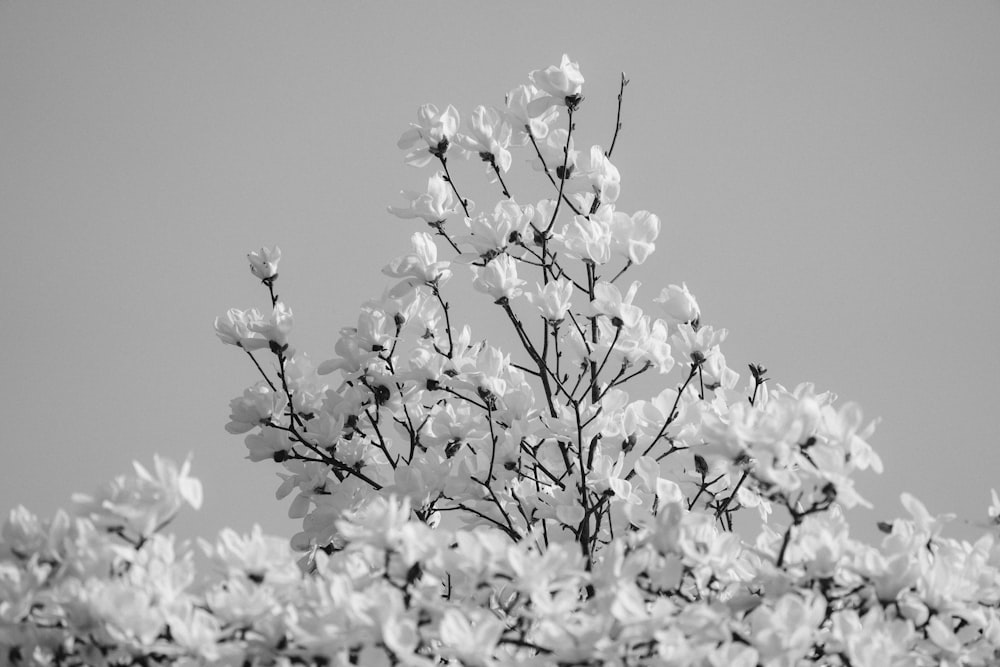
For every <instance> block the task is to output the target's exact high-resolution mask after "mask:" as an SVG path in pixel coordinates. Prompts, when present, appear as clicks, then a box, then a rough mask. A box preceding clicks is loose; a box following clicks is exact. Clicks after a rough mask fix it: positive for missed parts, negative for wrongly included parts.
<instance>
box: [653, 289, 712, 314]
mask: <svg viewBox="0 0 1000 667" xmlns="http://www.w3.org/2000/svg"><path fill="white" fill-rule="evenodd" d="M653 301H655V302H656V303H659V304H662V305H663V310H664V312H665V313H666V314H667V316H668V317H670V319H672V320H673V321H674V322H693V321H695V320H697V319H699V318H700V317H701V309H700V308H698V302H697V301H695V298H694V295H693V294H691V292H689V291H688V286H687V283H681V286H680V287H678V286H677V285H668V286H666V287H664V288H663V290H661V291H660V296H658V297H657V298H655V299H653Z"/></svg>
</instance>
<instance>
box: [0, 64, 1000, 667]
mask: <svg viewBox="0 0 1000 667" xmlns="http://www.w3.org/2000/svg"><path fill="white" fill-rule="evenodd" d="M583 83H584V79H583V76H582V75H581V73H580V71H579V68H578V67H577V65H576V63H573V62H572V61H570V59H569V58H568V57H566V56H563V59H562V62H561V63H560V65H558V66H553V67H549V68H547V69H544V70H538V71H535V72H532V73H531V75H530V83H528V84H525V85H522V86H519V87H518V88H516V89H514V90H513V91H511V92H510V93H509V94H508V95H507V98H506V106H505V108H503V109H499V110H498V109H491V108H486V107H478V108H476V109H475V110H474V111H473V113H472V114H471V115H469V116H468V117H466V118H465V123H464V125H463V122H462V119H461V118H460V115H459V113H458V111H457V110H456V109H455V108H454V107H451V106H448V107H446V108H445V109H444V110H443V111H442V110H440V109H438V108H437V107H435V106H433V105H425V106H423V107H421V109H420V110H419V112H418V114H417V122H416V123H414V124H413V125H412V127H411V128H410V129H409V130H408V131H407V132H406V133H405V134H403V136H402V138H401V139H400V141H399V146H400V148H402V149H403V150H405V151H407V153H406V161H407V162H408V163H410V164H412V165H415V166H417V167H424V166H427V165H434V166H435V167H436V168H437V171H436V172H435V173H434V174H433V175H431V176H430V178H429V179H428V183H427V189H426V191H425V192H421V193H406V199H407V202H406V204H405V205H404V206H402V207H394V208H391V209H390V211H391V212H392V213H394V214H395V215H397V216H399V217H402V218H413V219H419V220H423V221H425V222H426V223H427V225H428V227H429V231H428V230H424V231H418V232H417V233H415V234H413V236H412V246H413V250H412V252H411V253H409V254H407V255H405V256H403V257H400V258H397V259H395V260H393V261H392V262H390V263H389V264H388V265H387V266H386V268H385V269H384V273H385V274H386V275H387V276H389V277H390V278H391V279H392V281H393V282H392V284H391V285H390V286H389V288H388V289H387V290H386V292H385V293H384V294H383V296H382V297H381V298H379V299H376V300H373V301H369V302H367V303H366V304H365V305H364V306H363V308H362V310H361V314H360V315H359V318H358V321H357V325H356V326H354V327H350V328H345V329H343V330H341V332H340V338H339V340H338V341H337V343H336V345H335V348H334V349H335V356H334V357H333V358H332V359H329V360H327V361H324V362H322V363H320V364H319V365H316V366H314V365H313V364H312V363H310V361H309V359H308V357H306V356H305V355H304V354H301V353H299V352H298V351H297V350H295V349H294V348H293V347H292V344H291V342H290V338H289V336H290V334H291V330H292V311H291V309H290V308H289V307H288V305H287V304H286V302H285V301H283V300H281V299H280V298H279V295H278V293H277V291H276V285H277V284H278V263H279V260H280V258H281V253H280V251H279V250H278V248H276V247H275V248H273V249H269V248H262V249H261V250H260V251H257V252H253V253H251V254H250V256H249V259H250V268H251V271H252V273H253V275H254V276H256V278H257V279H259V280H260V281H261V282H262V284H263V285H264V287H265V288H266V289H267V291H268V297H269V302H270V312H269V313H267V314H266V315H265V314H264V313H262V312H261V311H259V310H257V309H249V310H236V309H233V310H230V311H229V312H228V313H227V314H226V315H225V316H224V317H221V318H219V319H218V320H217V321H216V331H217V333H218V336H219V337H220V339H221V340H222V341H223V342H224V343H226V344H229V345H232V346H234V347H237V348H240V349H241V350H242V351H243V352H244V353H245V354H247V355H248V357H249V358H250V360H251V361H252V362H253V364H254V366H255V367H256V369H257V372H259V374H260V378H261V379H260V381H259V382H257V383H256V384H255V385H253V386H252V387H250V388H248V389H247V390H246V391H245V392H244V393H243V395H242V396H240V397H238V398H236V399H234V400H233V401H232V402H231V404H230V408H231V416H230V421H229V423H228V424H227V425H226V429H227V430H228V431H229V432H231V433H235V434H246V436H245V440H244V442H245V444H246V447H247V449H248V458H249V459H250V460H252V461H258V462H270V463H272V464H277V465H280V472H279V476H280V478H281V480H282V481H281V484H280V487H279V489H278V496H279V497H286V496H289V495H291V496H293V500H292V502H291V507H290V510H289V514H290V516H291V517H293V518H297V519H301V520H302V530H301V531H300V532H298V533H297V534H296V535H295V536H294V537H293V538H292V540H291V546H292V547H293V548H294V550H295V551H297V552H298V553H299V554H300V556H299V557H298V561H297V563H296V559H295V557H294V556H293V555H292V550H290V549H288V548H287V544H286V543H285V542H284V541H282V540H279V539H276V538H269V537H265V536H263V535H262V534H261V533H260V531H259V530H255V531H254V532H252V533H251V534H250V535H244V536H241V535H237V534H235V533H234V532H232V531H229V530H226V531H223V532H222V534H221V535H220V537H219V538H218V540H217V542H216V543H215V544H210V543H208V542H200V543H199V545H198V549H199V550H200V551H201V552H202V553H203V554H204V555H205V557H206V559H207V563H208V567H206V568H202V569H201V570H200V571H199V570H198V569H197V568H196V567H195V560H194V549H193V547H192V546H191V545H187V544H178V543H177V542H176V540H174V539H173V538H171V537H169V536H166V535H164V533H163V530H162V529H163V528H164V526H165V525H166V524H167V523H169V522H170V520H172V519H173V517H174V516H175V515H176V513H177V512H178V510H179V509H180V508H181V506H182V505H184V504H188V505H191V506H193V507H197V506H198V505H199V504H200V502H201V487H200V485H199V484H198V483H197V481H196V480H194V479H193V478H191V477H190V476H189V470H188V464H187V463H185V464H184V465H183V466H182V467H180V468H178V467H177V466H175V465H174V464H172V463H169V462H167V461H163V460H159V459H157V461H156V465H155V469H154V472H150V471H148V470H147V469H146V468H144V467H142V466H139V465H137V466H136V470H135V474H134V475H133V476H130V477H121V478H118V479H117V480H115V481H114V482H112V483H111V484H110V485H108V486H107V487H105V488H103V489H102V490H101V491H99V492H98V493H97V494H95V495H93V496H77V497H75V499H74V501H75V509H74V511H73V512H71V513H69V512H60V513H59V514H57V515H56V517H54V518H53V519H51V520H50V521H40V520H39V519H37V518H36V517H35V516H34V515H32V514H30V513H29V512H28V511H27V510H25V509H23V508H18V509H16V510H14V511H13V512H12V513H11V514H10V517H9V518H8V520H7V522H6V524H5V525H4V528H3V533H2V542H0V650H2V653H0V662H3V661H4V660H6V661H7V662H8V663H11V664H52V665H83V664H86V665H98V664H114V665H154V664H183V665H196V664H228V665H275V664H278V665H334V664H336V665H347V664H362V665H369V664H391V665H396V664H405V665H435V664H454V665H459V664H461V665H502V664H526V665H564V666H569V665H605V664H611V665H715V666H718V665H745V666H753V665H793V664H813V663H815V664H824V665H854V666H861V665H871V666H875V665H912V664H917V665H932V664H935V665H936V664H956V665H957V664H995V663H996V661H997V660H1000V614H998V611H997V609H998V603H1000V569H998V568H1000V545H998V541H997V532H996V528H995V527H996V523H997V522H996V519H997V517H998V514H1000V500H998V498H997V496H996V493H994V496H993V506H992V508H991V509H990V519H991V521H990V522H989V523H986V524H985V526H984V527H985V528H986V530H984V535H983V536H982V537H981V538H980V539H979V540H978V541H976V542H975V543H968V542H960V541H957V540H954V539H950V538H946V537H944V536H942V534H941V531H942V527H943V525H944V523H945V521H946V519H947V517H934V516H932V515H931V514H930V513H928V511H927V510H926V509H925V508H924V506H923V505H922V504H921V503H920V502H919V501H918V500H916V499H915V498H913V497H912V496H909V495H904V496H903V498H902V501H903V505H904V507H905V509H906V510H907V511H908V512H909V514H910V516H909V518H906V519H898V520H896V521H894V522H893V523H891V524H883V525H882V526H881V527H882V529H883V531H884V533H885V537H884V538H883V540H882V543H881V544H880V545H878V546H870V545H867V544H863V543H861V542H859V541H857V540H854V539H852V538H851V537H850V535H849V533H848V525H847V522H846V520H845V518H844V511H843V510H844V509H847V508H851V507H853V506H855V505H859V504H860V505H866V504H867V503H866V501H865V500H864V499H863V498H862V497H861V496H860V495H859V494H858V493H857V492H856V491H855V489H854V486H853V475H854V473H855V472H856V471H859V470H868V469H871V470H874V471H876V472H881V462H880V460H879V458H878V456H877V454H876V453H875V452H874V451H873V450H872V448H871V447H870V446H869V444H868V442H867V440H868V438H869V436H870V435H871V433H872V430H873V427H872V425H871V424H867V425H866V424H865V422H864V420H863V419H862V416H861V412H860V410H859V409H858V408H857V407H856V406H854V405H853V404H849V403H848V404H844V405H840V406H838V405H837V404H836V401H835V399H834V397H833V396H832V395H831V394H829V393H822V392H818V391H816V390H815V388H814V387H813V386H812V385H808V384H803V385H799V386H797V387H795V388H792V389H788V388H785V387H783V386H781V385H778V384H771V383H770V382H769V380H768V378H767V377H766V373H767V371H766V369H764V368H763V367H762V366H760V365H757V364H750V365H749V375H748V376H747V379H746V381H744V382H741V380H740V377H739V374H738V373H736V372H735V371H734V370H732V369H731V368H729V366H728V365H727V362H726V359H725V357H724V356H723V354H722V351H721V345H722V343H723V342H724V340H725V337H726V331H725V330H724V329H716V328H713V327H712V326H710V325H708V324H705V323H703V322H702V321H701V313H700V309H699V307H698V303H697V301H696V299H695V297H694V296H693V295H692V294H691V293H690V291H689V290H688V289H687V286H686V285H680V286H677V285H668V286H666V287H663V288H662V289H661V290H660V292H659V295H658V296H657V297H655V298H653V299H652V300H651V303H650V301H646V302H644V301H642V300H641V299H640V285H639V283H638V282H632V283H631V284H629V285H627V286H626V284H625V281H624V277H625V276H626V274H627V273H629V271H630V269H632V267H634V266H637V265H641V264H643V263H644V262H645V261H646V260H647V259H648V258H649V257H650V255H651V254H652V252H653V251H654V245H655V241H656V239H657V237H658V235H659V232H660V221H659V219H658V218H657V216H656V215H655V214H653V213H650V212H647V211H638V212H635V213H626V212H623V211H619V210H617V208H616V202H617V199H618V196H619V192H620V188H621V179H620V176H619V172H618V170H617V168H616V167H615V166H614V164H613V163H612V162H611V156H612V153H613V150H614V146H615V142H616V140H617V137H618V129H620V128H621V122H620V117H621V102H622V94H621V93H623V92H624V88H625V85H626V83H627V81H626V80H625V78H624V77H623V78H622V81H621V93H620V94H619V98H618V100H619V106H618V111H619V113H618V116H619V121H618V124H617V126H616V128H615V132H614V137H613V139H612V141H611V143H610V146H609V148H608V149H607V150H604V149H603V148H602V147H600V146H593V147H591V148H590V149H589V151H583V152H581V151H578V150H577V149H576V147H575V145H574V133H575V129H576V127H575V121H574V114H575V113H576V111H577V110H578V109H579V108H580V105H581V104H582V103H583ZM512 150H522V151H524V152H526V153H527V155H528V156H529V157H530V159H531V161H532V163H533V166H534V167H535V169H536V170H537V171H538V172H539V174H540V175H541V176H540V185H541V187H542V188H543V194H542V195H541V199H540V200H534V199H533V200H532V201H533V202H534V203H532V204H525V203H520V202H519V201H518V200H517V199H516V198H515V193H513V192H511V191H510V189H509V188H508V185H507V182H506V181H505V176H506V175H507V174H508V172H509V170H510V169H511V168H512V164H513V158H512V152H511V151H512ZM456 156H466V157H469V156H472V157H477V158H479V159H480V160H481V161H482V162H483V163H484V165H485V169H486V174H487V179H488V180H489V182H490V183H492V184H494V186H495V188H496V192H497V194H498V199H499V201H498V203H496V204H495V206H493V207H492V208H486V209H485V210H482V211H478V212H477V211H476V209H475V207H474V206H473V203H472V202H471V201H470V200H469V199H468V198H466V197H464V196H463V195H462V194H461V187H460V184H458V183H456V182H455V179H454V178H453V176H452V173H451V171H450V169H449V163H450V160H452V159H453V158H454V157H456ZM521 201H522V202H523V201H524V199H523V198H522V200H521ZM453 270H454V271H463V272H465V271H468V272H469V274H470V277H471V279H472V280H471V282H472V285H473V287H474V288H475V290H476V291H478V292H481V293H482V294H483V295H485V298H488V302H487V305H488V306H489V307H492V308H496V309H498V310H499V311H500V312H502V314H503V317H504V318H505V319H506V320H507V321H508V322H509V324H510V329H511V332H512V333H511V339H512V340H513V341H514V346H513V348H512V349H509V350H503V349H500V348H498V347H494V346H492V345H489V344H487V343H486V342H485V341H482V340H481V339H480V338H479V337H477V334H476V332H475V331H474V330H473V329H472V327H471V326H469V325H462V324H460V323H458V322H454V321H453V319H452V315H453V313H452V309H451V308H450V305H449V298H450V297H449V292H448V286H447V284H448V281H449V279H450V278H451V277H452V276H453ZM529 277H530V278H531V281H530V282H529V280H528V278H529ZM653 304H655V305H653ZM639 376H645V377H650V376H656V377H657V380H658V382H659V384H660V386H661V390H660V391H659V392H658V393H655V394H653V395H648V396H640V395H639V393H638V391H637V390H636V387H637V384H638V383H637V382H636V380H637V378H639ZM737 515H749V516H747V520H746V521H743V522H742V523H741V526H740V528H741V533H739V534H738V533H736V532H734V517H736V516H737ZM751 533H753V534H751Z"/></svg>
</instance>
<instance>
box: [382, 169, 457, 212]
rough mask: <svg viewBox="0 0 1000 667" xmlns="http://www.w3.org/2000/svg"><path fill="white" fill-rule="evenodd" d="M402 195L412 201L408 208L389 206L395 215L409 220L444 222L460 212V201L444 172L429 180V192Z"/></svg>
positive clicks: (408, 191) (406, 191)
mask: <svg viewBox="0 0 1000 667" xmlns="http://www.w3.org/2000/svg"><path fill="white" fill-rule="evenodd" d="M402 195H403V196H404V197H406V198H407V199H409V200H410V203H409V205H408V206H405V207H399V206H389V207H387V210H388V211H389V213H392V214H393V215H395V216H397V217H400V218H404V219H409V218H422V219H423V220H424V221H426V222H427V223H429V224H435V223H439V222H443V221H444V220H446V219H447V218H448V216H449V215H451V214H452V213H455V212H456V211H457V210H458V200H457V199H455V193H454V192H453V191H452V189H451V186H450V185H449V184H448V183H447V182H446V181H445V179H444V172H440V171H439V172H438V173H436V174H434V175H433V176H431V177H430V178H428V179H427V192H423V193H420V192H413V191H411V190H403V191H402Z"/></svg>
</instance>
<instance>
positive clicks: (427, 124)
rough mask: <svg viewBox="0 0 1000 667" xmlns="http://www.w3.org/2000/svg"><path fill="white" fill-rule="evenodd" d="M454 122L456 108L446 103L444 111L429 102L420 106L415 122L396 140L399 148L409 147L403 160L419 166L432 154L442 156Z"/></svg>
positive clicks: (456, 128) (453, 135) (456, 130)
mask: <svg viewBox="0 0 1000 667" xmlns="http://www.w3.org/2000/svg"><path fill="white" fill-rule="evenodd" d="M458 123H459V118H458V110H457V109H456V108H455V107H453V106H452V105H450V104H449V105H448V106H447V107H445V110H444V111H438V108H437V107H436V106H434V105H433V104H425V105H423V106H422V107H420V109H418V110H417V122H416V123H411V127H410V129H409V130H407V131H406V132H404V133H403V136H401V137H400V138H399V142H398V143H397V146H399V148H401V149H403V150H406V151H409V152H408V153H407V154H406V162H407V164H411V165H413V166H414V167H423V166H424V165H426V164H427V163H428V162H430V161H431V159H432V158H435V157H443V156H444V154H445V153H446V152H447V151H448V148H449V146H450V145H451V141H452V139H453V138H454V137H455V133H456V132H458Z"/></svg>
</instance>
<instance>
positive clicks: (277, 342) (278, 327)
mask: <svg viewBox="0 0 1000 667" xmlns="http://www.w3.org/2000/svg"><path fill="white" fill-rule="evenodd" d="M292 323H293V319H292V309H291V308H289V307H288V306H286V305H285V304H284V303H283V302H281V301H279V302H278V303H276V304H274V309H273V310H272V311H271V317H270V319H267V320H260V321H258V322H253V323H251V324H250V329H251V330H253V331H254V332H256V333H259V334H260V335H261V336H263V337H264V339H265V340H266V341H267V342H268V344H270V345H271V347H274V346H277V347H278V348H284V347H285V346H287V345H288V334H290V333H291V332H292Z"/></svg>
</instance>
